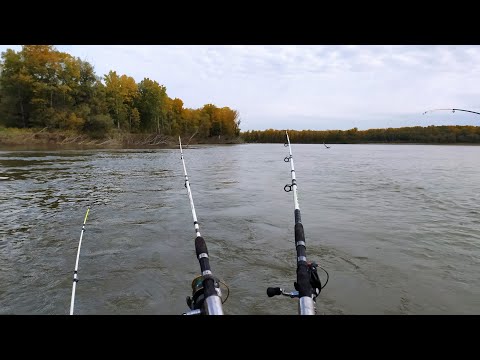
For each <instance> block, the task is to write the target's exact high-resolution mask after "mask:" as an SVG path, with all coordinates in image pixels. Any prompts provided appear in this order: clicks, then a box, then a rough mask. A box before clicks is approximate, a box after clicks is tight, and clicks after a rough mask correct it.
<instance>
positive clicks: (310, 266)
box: [267, 262, 328, 301]
mask: <svg viewBox="0 0 480 360" xmlns="http://www.w3.org/2000/svg"><path fill="white" fill-rule="evenodd" d="M318 267H319V266H318V264H317V263H315V262H308V263H307V270H308V275H309V281H310V286H311V287H312V295H313V301H315V299H316V298H317V296H318V295H320V291H322V289H323V288H324V287H325V285H327V282H328V278H327V282H325V284H324V285H323V286H322V283H321V281H320V277H319V276H318V272H317V268H318ZM320 268H321V267H320ZM321 269H322V270H324V269H323V268H321ZM324 271H325V270H324ZM325 272H326V271H325ZM326 273H327V272H326ZM327 275H328V273H327ZM294 287H295V290H296V291H292V292H287V291H285V290H284V289H282V288H279V287H276V288H273V287H269V288H268V289H267V295H268V297H273V296H276V295H283V296H288V297H290V298H292V299H293V298H298V297H299V292H298V284H297V282H296V281H295V282H294Z"/></svg>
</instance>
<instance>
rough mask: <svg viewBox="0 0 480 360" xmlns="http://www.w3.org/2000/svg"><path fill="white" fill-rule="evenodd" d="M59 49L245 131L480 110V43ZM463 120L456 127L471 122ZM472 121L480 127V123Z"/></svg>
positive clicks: (394, 121)
mask: <svg viewBox="0 0 480 360" xmlns="http://www.w3.org/2000/svg"><path fill="white" fill-rule="evenodd" d="M8 47H12V46H6V45H4V46H0V50H2V51H3V50H4V49H6V48H8ZM19 48H20V47H19V46H17V47H16V48H15V50H18V49H19ZM57 48H58V49H59V50H61V51H66V52H69V53H70V54H72V55H74V56H79V57H80V58H82V59H84V60H87V61H89V62H90V63H91V64H92V65H94V67H95V71H96V73H97V74H98V75H103V74H106V73H108V71H110V70H115V71H117V73H120V74H127V75H129V76H132V77H133V78H134V79H135V80H136V81H137V82H139V81H141V80H142V79H143V78H144V77H148V78H150V79H153V80H156V81H158V82H159V83H161V84H163V85H165V86H166V88H167V93H168V95H169V96H170V97H172V98H174V97H178V98H181V99H182V100H183V101H184V104H185V106H186V107H192V108H198V107H201V106H203V105H204V104H207V103H214V104H216V105H217V106H229V107H231V108H233V109H236V110H238V111H239V112H240V116H241V119H242V124H241V127H242V130H251V129H266V128H269V127H273V128H275V127H277V126H279V127H280V128H286V125H288V124H294V125H295V128H297V129H302V128H305V129H307V128H308V129H318V130H322V129H335V128H336V129H349V128H352V127H355V126H356V127H358V128H359V129H365V128H370V127H387V126H392V127H396V126H404V125H402V124H406V123H410V124H413V125H414V124H415V122H416V121H425V120H424V118H422V117H420V119H422V120H418V118H419V116H418V115H419V114H420V115H421V114H422V113H423V112H424V111H426V110H428V109H431V108H436V107H457V108H466V109H470V110H474V111H478V110H480V87H479V86H478V84H479V83H480V46H477V45H476V46H465V45H462V46H457V45H452V46H442V45H423V46H418V45H416V46H407V45H385V46H383V45H382V46H380V45H373V46H370V45H368V46H365V45H335V46H331V45H322V46H317V45H254V46H250V45H249V46H246V45H226V46H221V45H189V46H186V45H155V46H146V45H142V46H134V45H105V46H104V45H93V46H91V45H69V46H65V45H61V46H57ZM456 115H457V118H458V119H459V120H458V121H464V119H465V116H467V115H463V114H456ZM468 119H471V122H472V124H476V125H478V124H479V121H478V120H479V119H475V118H468ZM280 124H281V126H280ZM420 125H421V123H420Z"/></svg>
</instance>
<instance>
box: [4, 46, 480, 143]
mask: <svg viewBox="0 0 480 360" xmlns="http://www.w3.org/2000/svg"><path fill="white" fill-rule="evenodd" d="M387 120H388V119H386V121H387ZM412 120H413V119H412ZM240 123H241V120H240V114H239V112H238V111H237V110H234V109H231V108H229V107H228V106H224V107H219V106H216V105H214V104H205V105H203V106H202V107H199V108H196V109H193V108H187V107H184V103H183V101H182V100H181V99H179V98H174V99H172V98H170V97H169V96H168V95H167V88H166V87H165V86H164V85H161V84H160V83H158V82H157V81H155V80H151V79H149V78H147V77H146V78H144V79H143V80H141V81H140V82H138V83H137V82H136V81H135V79H133V78H132V77H130V76H128V75H125V74H124V75H120V74H117V73H116V72H115V71H112V70H110V71H109V72H108V74H105V75H103V76H98V75H97V74H95V71H94V68H93V66H92V65H91V64H90V63H88V62H87V61H84V60H82V59H80V58H78V57H73V56H72V55H70V54H68V53H65V52H60V51H58V50H57V49H56V48H55V47H54V46H53V45H23V46H22V50H20V51H18V52H17V51H14V50H12V49H7V50H6V51H5V52H2V53H1V57H0V148H6V147H9V148H12V147H13V148H15V147H16V148H23V149H33V148H42V147H43V148H77V149H82V148H141V147H143V148H151V147H153V148H155V147H156V148H173V147H177V146H178V136H181V137H182V140H183V141H182V142H184V143H185V145H186V146H188V145H190V144H218V145H220V144H240V143H283V142H284V139H285V133H284V130H274V129H267V130H249V131H246V132H241V129H240ZM287 130H288V129H287ZM288 131H289V137H290V140H291V141H292V142H295V143H308V144H322V143H325V144H360V143H382V144H391V143H393V144H406V143H414V144H480V127H478V126H458V125H449V126H434V125H430V126H427V127H422V126H414V127H401V128H387V129H369V130H358V128H356V127H355V128H353V129H349V130H301V131H300V130H288Z"/></svg>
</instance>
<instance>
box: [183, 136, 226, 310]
mask: <svg viewBox="0 0 480 360" xmlns="http://www.w3.org/2000/svg"><path fill="white" fill-rule="evenodd" d="M178 141H179V144H180V154H181V159H182V163H183V172H184V174H185V187H186V188H187V192H188V197H189V199H190V207H191V209H192V216H193V225H194V227H195V234H196V238H195V252H196V254H197V258H198V261H199V263H200V270H201V272H202V275H200V276H197V277H196V278H195V279H193V281H192V296H191V297H190V296H187V305H188V307H189V308H190V309H191V311H188V312H185V313H183V315H223V307H222V298H221V296H222V293H221V291H220V280H218V279H217V278H215V277H214V276H213V275H212V270H211V268H210V261H209V258H208V250H207V244H206V243H205V240H204V239H203V237H202V236H201V235H200V228H199V226H198V221H197V214H196V213H195V205H194V204H193V197H192V191H191V189H190V182H189V181H188V175H187V168H186V167H185V160H184V158H183V151H182V140H181V139H180V136H179V137H178ZM225 301H226V299H225ZM225 301H224V302H225Z"/></svg>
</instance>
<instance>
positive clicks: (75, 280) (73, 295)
mask: <svg viewBox="0 0 480 360" xmlns="http://www.w3.org/2000/svg"><path fill="white" fill-rule="evenodd" d="M89 212H90V206H89V207H88V208H87V213H86V214H85V219H83V226H82V232H81V233H80V241H79V242H78V250H77V261H76V262H75V271H74V272H73V285H72V301H71V304H70V315H73V305H74V303H75V289H76V287H77V282H78V260H79V259H80V247H81V246H82V238H83V233H84V232H85V223H86V222H87V217H88V213H89Z"/></svg>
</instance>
